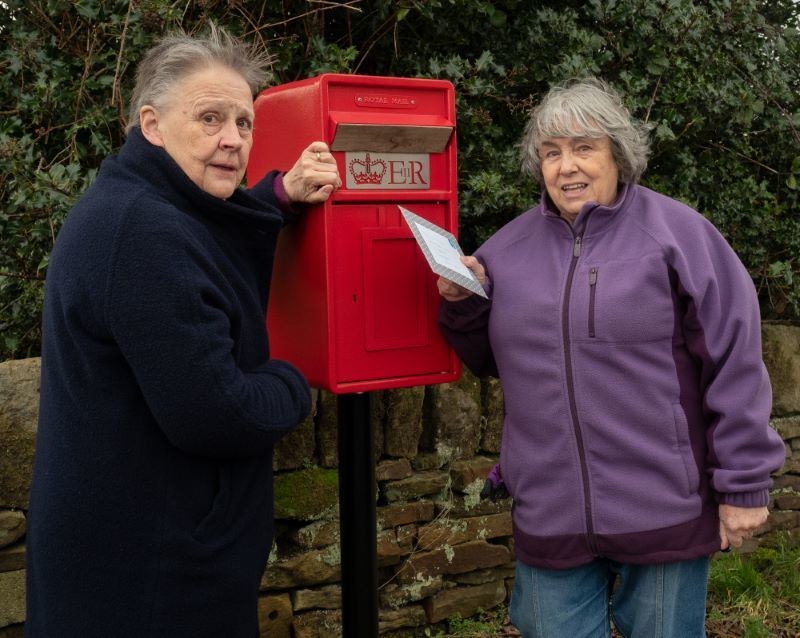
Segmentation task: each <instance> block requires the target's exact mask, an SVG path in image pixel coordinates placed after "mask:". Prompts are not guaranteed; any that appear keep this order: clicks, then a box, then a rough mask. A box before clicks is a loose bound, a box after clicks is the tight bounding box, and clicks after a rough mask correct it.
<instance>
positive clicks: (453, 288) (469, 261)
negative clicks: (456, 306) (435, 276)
mask: <svg viewBox="0 0 800 638" xmlns="http://www.w3.org/2000/svg"><path fill="white" fill-rule="evenodd" d="M461 263H462V264H464V265H465V266H466V267H467V268H469V269H470V270H471V271H472V274H473V275H475V278H476V279H477V280H478V281H479V282H480V284H481V286H483V282H484V281H485V280H486V269H485V268H484V267H483V264H481V262H479V261H478V260H477V259H476V258H475V257H461ZM436 286H437V287H438V288H439V294H440V295H441V296H442V297H444V299H445V300H446V301H461V300H462V299H466V298H467V297H469V296H470V295H472V294H473V293H472V291H470V290H467V289H466V288H463V287H462V286H459V285H458V284H457V283H454V282H452V281H450V280H449V279H445V278H444V277H439V280H438V281H437V282H436Z"/></svg>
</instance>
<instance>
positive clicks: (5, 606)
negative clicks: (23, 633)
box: [0, 569, 25, 627]
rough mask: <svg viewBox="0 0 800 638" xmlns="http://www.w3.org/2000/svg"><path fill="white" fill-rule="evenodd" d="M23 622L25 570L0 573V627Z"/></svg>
mask: <svg viewBox="0 0 800 638" xmlns="http://www.w3.org/2000/svg"><path fill="white" fill-rule="evenodd" d="M22 622H25V570H24V569H20V570H18V571H15V572H2V573H0V627H5V626H6V625H14V624H17V623H22Z"/></svg>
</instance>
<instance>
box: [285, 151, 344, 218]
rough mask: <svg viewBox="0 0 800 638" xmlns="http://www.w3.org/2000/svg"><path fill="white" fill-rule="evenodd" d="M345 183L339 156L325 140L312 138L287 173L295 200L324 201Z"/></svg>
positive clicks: (287, 186) (289, 194)
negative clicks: (336, 156)
mask: <svg viewBox="0 0 800 638" xmlns="http://www.w3.org/2000/svg"><path fill="white" fill-rule="evenodd" d="M341 185H342V180H341V179H340V178H339V167H338V166H337V165H336V159H335V158H334V157H333V154H332V153H331V152H330V150H329V149H328V145H327V144H325V142H312V143H311V144H310V145H309V146H308V147H307V148H306V149H305V150H304V151H303V152H302V153H300V157H299V158H298V159H297V162H295V165H294V166H292V168H291V169H290V170H289V171H288V172H287V173H286V175H284V176H283V187H284V189H285V190H286V195H287V197H288V198H289V201H291V202H292V203H293V204H320V203H322V202H324V201H325V200H326V199H328V197H330V196H331V193H333V191H335V190H336V189H337V188H339V187H340V186H341Z"/></svg>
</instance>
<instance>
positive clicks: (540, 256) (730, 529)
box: [438, 78, 785, 638]
mask: <svg viewBox="0 0 800 638" xmlns="http://www.w3.org/2000/svg"><path fill="white" fill-rule="evenodd" d="M648 148H649V147H648V140H647V132H646V128H645V127H644V125H642V124H641V123H639V122H637V121H635V120H634V119H633V118H632V117H631V116H630V114H629V113H628V111H627V110H626V109H625V107H624V106H623V104H622V101H621V99H620V97H619V95H618V94H617V93H616V92H614V91H613V90H612V89H611V88H610V87H609V86H608V85H607V84H606V83H604V82H602V81H600V80H596V79H593V78H590V79H586V80H578V81H572V82H569V83H567V84H564V85H560V86H556V87H553V88H552V89H551V90H550V91H549V92H548V94H547V95H546V96H545V98H544V100H543V101H542V102H541V104H540V105H539V106H538V107H537V108H536V109H535V110H534V111H533V113H532V115H531V118H530V121H529V123H528V126H527V129H526V134H525V138H524V140H523V149H524V167H525V168H526V169H527V170H528V171H529V172H530V173H531V174H532V175H533V176H534V177H536V178H537V179H538V180H539V182H540V183H541V184H542V186H543V187H544V189H543V190H544V195H543V197H542V200H541V202H540V203H539V204H538V206H536V207H535V208H533V209H531V210H529V211H527V212H525V213H523V214H522V215H520V216H519V217H517V218H516V219H514V220H513V221H511V222H510V223H509V224H507V225H506V226H504V227H503V228H501V229H500V230H499V231H498V232H497V233H496V234H495V235H494V236H493V237H491V238H490V239H489V240H488V241H487V242H486V243H485V244H484V245H483V246H481V247H480V249H479V250H478V251H477V252H476V253H475V255H474V256H472V257H465V258H464V263H465V264H466V265H467V266H468V267H469V268H470V269H471V270H472V271H473V272H474V273H475V275H476V276H477V277H478V279H479V280H480V281H481V282H482V284H483V286H484V288H485V290H486V292H487V294H488V297H489V298H488V299H482V298H480V297H478V296H477V295H472V294H471V293H469V292H468V291H466V290H464V289H463V288H461V287H459V286H457V285H456V284H454V283H453V282H450V281H447V280H445V279H440V280H439V282H438V285H439V291H440V293H441V295H442V297H443V298H444V301H443V303H442V308H441V316H440V323H441V327H442V330H443V331H444V333H445V335H446V336H447V338H448V339H449V341H450V342H451V343H452V345H453V346H454V347H455V348H456V350H457V351H458V352H459V354H460V355H461V357H462V358H463V359H464V361H465V363H466V364H467V365H468V366H469V367H470V368H471V369H472V370H473V371H474V372H475V373H476V374H478V375H494V376H498V377H499V378H500V380H501V382H502V386H503V391H504V397H505V408H506V417H505V428H504V431H503V444H502V450H501V454H500V467H499V468H497V471H498V473H499V472H502V480H503V481H504V487H505V488H506V489H508V492H509V493H510V495H511V496H512V498H513V499H514V509H513V520H514V540H515V548H516V555H517V574H516V579H515V583H514V592H513V595H512V600H511V617H512V620H513V622H514V624H515V625H516V626H517V627H518V628H519V629H520V630H521V631H522V633H523V636H525V638H532V637H540V636H541V637H547V638H553V637H554V636H555V637H558V636H569V637H570V638H580V637H583V636H587V637H588V636H591V637H595V636H598V637H599V636H610V635H611V623H612V622H613V625H614V626H615V627H616V628H617V630H618V631H619V632H620V633H622V635H624V636H628V637H633V636H640V637H647V638H651V637H653V636H662V637H673V638H694V637H700V636H704V635H705V631H704V619H705V599H706V588H707V581H708V562H709V556H710V555H711V554H712V553H714V552H715V551H717V550H720V549H728V548H730V547H738V546H740V545H741V544H742V542H743V540H744V539H745V538H748V537H749V536H751V535H752V534H753V531H754V530H755V529H756V528H758V527H759V526H760V525H762V524H763V523H764V522H765V521H766V519H767V515H768V510H767V502H768V499H769V488H770V485H771V480H770V474H771V473H772V472H774V471H775V470H777V469H778V468H780V467H781V465H782V463H783V460H784V454H785V452H784V446H783V443H782V441H781V439H780V437H778V435H777V434H776V433H775V432H774V431H773V430H772V429H771V428H770V427H769V424H768V421H769V414H770V407H771V399H772V397H771V389H770V385H769V379H768V377H767V372H766V369H765V367H764V364H763V362H762V356H761V338H760V313H759V308H758V301H757V297H756V293H755V289H754V286H753V283H752V280H751V278H750V277H749V275H748V273H747V271H746V270H745V268H744V267H743V265H742V263H741V262H740V261H739V259H738V258H737V256H736V255H735V254H734V252H733V250H732V249H731V247H730V246H729V245H728V244H727V243H726V241H725V240H724V239H723V237H722V236H721V235H720V233H719V232H718V231H717V230H716V229H715V228H714V227H713V226H712V225H711V224H710V223H709V222H708V221H707V220H706V219H705V218H704V217H703V216H702V215H700V214H699V213H697V212H696V211H694V210H692V209H691V208H689V207H688V206H686V205H684V204H682V203H680V202H678V201H676V200H674V199H670V198H669V197H666V196H664V195H660V194H658V193H655V192H653V191H651V190H649V189H647V188H644V187H643V186H640V185H639V184H637V182H638V180H639V177H640V176H641V174H642V172H643V171H644V169H645V166H646V164H647V156H648Z"/></svg>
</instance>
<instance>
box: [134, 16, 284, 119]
mask: <svg viewBox="0 0 800 638" xmlns="http://www.w3.org/2000/svg"><path fill="white" fill-rule="evenodd" d="M216 64H220V65H223V66H227V67H229V68H230V69H232V70H233V71H235V72H236V73H238V74H239V75H241V76H242V78H243V79H244V81H245V82H247V84H248V86H249V87H250V91H251V92H252V94H253V95H255V94H256V92H257V91H258V90H259V89H261V88H262V87H263V86H264V85H265V84H266V83H267V81H268V80H269V78H270V75H271V74H270V65H271V64H272V57H271V56H270V55H269V54H267V53H266V52H265V51H259V50H257V49H256V48H255V47H254V46H251V45H248V44H246V43H245V42H243V41H242V40H239V39H238V38H235V37H234V36H232V35H230V34H229V33H228V32H227V31H225V30H224V29H222V28H221V27H217V26H216V25H215V24H213V23H212V24H211V29H210V32H209V34H208V35H207V36H205V37H195V36H191V35H188V34H187V33H174V34H171V35H168V36H165V37H164V38H162V39H161V40H160V41H159V42H158V44H156V45H155V46H153V47H152V48H151V49H149V50H148V51H147V52H146V53H145V55H144V58H142V61H141V62H140V63H139V65H138V67H137V69H136V85H135V86H134V88H133V94H132V96H131V103H130V107H129V110H128V123H127V126H126V127H125V132H126V133H129V132H130V131H131V129H132V128H134V127H135V126H139V111H140V109H141V108H142V107H143V106H145V105H151V106H155V107H156V108H159V107H162V108H163V106H164V104H165V102H166V101H167V99H168V97H169V93H170V91H172V89H173V88H174V87H175V85H176V84H177V83H179V82H180V81H181V80H183V79H184V78H186V77H187V76H189V75H191V74H192V73H194V72H196V71H199V70H201V69H204V68H207V67H209V66H213V65H216Z"/></svg>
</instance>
